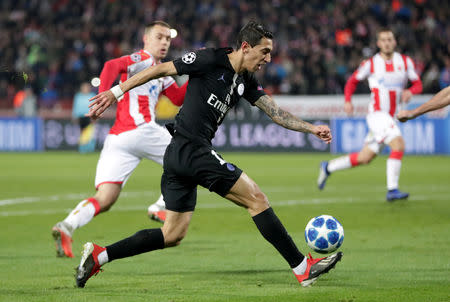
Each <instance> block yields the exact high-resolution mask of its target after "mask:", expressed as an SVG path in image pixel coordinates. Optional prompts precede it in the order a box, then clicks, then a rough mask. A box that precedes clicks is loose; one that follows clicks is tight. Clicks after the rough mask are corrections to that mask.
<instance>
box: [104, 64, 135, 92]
mask: <svg viewBox="0 0 450 302" xmlns="http://www.w3.org/2000/svg"><path fill="white" fill-rule="evenodd" d="M127 67H128V59H127V57H126V56H125V57H120V58H117V59H113V60H109V61H106V63H105V66H103V69H102V72H101V73H100V87H99V88H98V92H99V93H100V92H103V91H105V90H108V89H110V88H111V86H112V84H113V83H114V81H115V80H116V78H117V76H118V75H119V74H121V73H124V72H126V71H127Z"/></svg>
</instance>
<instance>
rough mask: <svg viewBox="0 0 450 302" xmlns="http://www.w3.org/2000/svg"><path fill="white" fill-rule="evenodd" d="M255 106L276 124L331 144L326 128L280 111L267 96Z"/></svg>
mask: <svg viewBox="0 0 450 302" xmlns="http://www.w3.org/2000/svg"><path fill="white" fill-rule="evenodd" d="M255 105H256V106H258V108H259V109H261V110H262V111H264V112H265V113H266V114H267V115H268V116H269V117H270V118H271V119H272V121H274V122H275V123H276V124H278V125H280V126H282V127H284V128H286V129H290V130H294V131H298V132H306V133H312V134H314V135H316V136H317V137H318V138H320V139H321V140H323V141H325V142H327V143H329V142H331V138H332V136H331V132H330V129H329V128H328V126H326V125H319V126H315V125H313V124H310V123H308V122H305V121H304V120H302V119H300V118H298V117H296V116H294V115H293V114H291V113H290V112H287V111H285V110H283V109H281V108H280V107H279V106H278V105H277V104H276V103H275V101H274V100H273V99H272V98H271V97H270V96H268V95H263V96H262V97H260V98H259V99H258V100H257V101H256V102H255Z"/></svg>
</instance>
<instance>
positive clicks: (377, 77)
mask: <svg viewBox="0 0 450 302" xmlns="http://www.w3.org/2000/svg"><path fill="white" fill-rule="evenodd" d="M366 78H367V79H368V82H369V88H370V91H371V101H370V103H369V110H368V111H369V113H370V112H375V111H383V112H387V113H389V114H390V115H391V116H394V115H395V113H396V110H397V108H398V105H399V104H400V100H401V95H402V91H403V90H404V89H406V86H407V84H408V80H409V81H411V83H412V86H411V87H410V88H409V90H410V91H411V92H412V93H413V94H418V93H421V92H422V82H421V80H420V77H419V76H418V75H417V73H416V71H415V70H414V63H413V61H412V60H411V58H410V57H408V56H406V55H403V54H400V53H398V52H394V55H393V57H392V59H391V60H389V61H385V60H384V59H383V58H382V57H381V55H380V54H379V53H377V54H376V55H374V56H373V57H371V58H370V59H368V60H366V61H364V62H362V63H361V65H360V66H359V67H358V69H357V70H356V71H355V72H354V73H353V75H352V76H351V77H350V78H349V79H348V81H347V83H346V85H345V90H344V94H345V101H346V102H350V100H351V96H352V94H353V93H354V92H355V90H356V86H357V84H358V83H359V82H360V81H362V80H364V79H366Z"/></svg>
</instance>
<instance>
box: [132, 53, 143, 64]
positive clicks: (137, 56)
mask: <svg viewBox="0 0 450 302" xmlns="http://www.w3.org/2000/svg"><path fill="white" fill-rule="evenodd" d="M130 59H131V61H133V62H139V61H140V60H142V58H141V55H140V54H138V53H134V54H132V55H131V56H130Z"/></svg>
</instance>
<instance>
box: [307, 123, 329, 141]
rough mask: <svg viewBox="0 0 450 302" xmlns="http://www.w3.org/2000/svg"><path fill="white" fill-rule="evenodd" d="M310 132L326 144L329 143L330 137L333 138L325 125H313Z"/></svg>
mask: <svg viewBox="0 0 450 302" xmlns="http://www.w3.org/2000/svg"><path fill="white" fill-rule="evenodd" d="M312 133H313V134H314V135H315V136H317V137H318V138H320V139H321V140H323V141H324V142H326V143H327V144H329V143H331V139H332V138H333V136H332V135H331V130H330V128H329V127H328V126H327V125H318V126H314V128H313V131H312Z"/></svg>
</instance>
